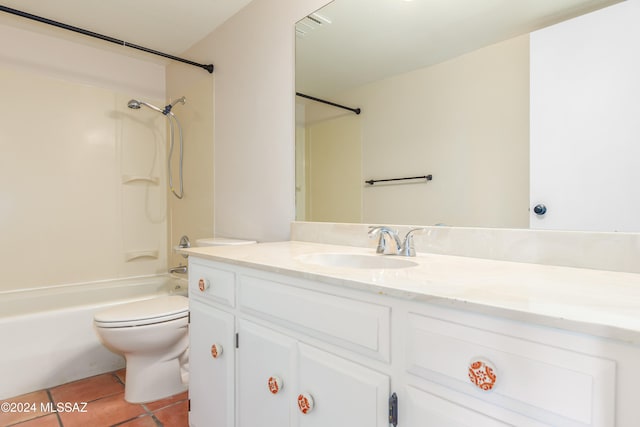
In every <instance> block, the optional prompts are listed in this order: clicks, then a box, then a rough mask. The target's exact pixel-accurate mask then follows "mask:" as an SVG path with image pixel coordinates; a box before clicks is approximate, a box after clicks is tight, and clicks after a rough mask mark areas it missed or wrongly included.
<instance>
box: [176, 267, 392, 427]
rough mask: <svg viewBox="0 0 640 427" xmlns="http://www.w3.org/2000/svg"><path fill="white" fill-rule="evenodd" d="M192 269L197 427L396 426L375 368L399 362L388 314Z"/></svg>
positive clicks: (264, 280)
mask: <svg viewBox="0 0 640 427" xmlns="http://www.w3.org/2000/svg"><path fill="white" fill-rule="evenodd" d="M189 270H190V277H189V284H190V289H189V291H190V299H191V324H190V340H191V352H190V358H191V363H190V371H191V383H190V386H189V396H190V400H191V401H190V413H189V422H190V425H191V427H202V426H216V427H218V426H226V427H234V426H237V427H253V426H264V427H287V426H295V427H320V426H323V427H324V426H329V425H335V426H349V427H385V426H387V425H388V422H387V419H388V399H389V393H390V376H389V374H388V373H385V372H380V371H378V370H376V369H373V368H372V367H370V366H367V365H370V364H371V362H372V361H373V362H374V363H379V362H376V359H378V360H380V359H382V360H384V359H387V360H388V358H389V352H390V349H389V329H390V325H389V314H390V310H389V308H388V307H385V306H381V305H377V304H370V303H364V302H361V301H357V300H352V299H348V298H343V297H338V296H336V295H329V294H327V293H324V292H317V291H314V290H310V289H304V288H303V287H296V286H292V284H291V283H290V280H289V279H287V278H285V277H281V278H279V279H281V280H277V279H278V278H275V279H276V280H274V277H273V276H270V275H263V274H261V273H260V272H256V271H252V270H246V269H238V271H232V270H231V269H230V267H229V266H225V265H220V264H217V263H209V262H207V261H203V260H199V259H196V258H192V259H191V260H190V268H189ZM212 346H218V347H217V348H221V349H223V351H222V354H221V355H218V357H213V356H212V354H214V353H215V351H214V350H213V349H212ZM331 350H333V351H331ZM336 350H337V351H338V352H340V353H341V354H340V355H337V354H335V351H336ZM367 362H369V363H367Z"/></svg>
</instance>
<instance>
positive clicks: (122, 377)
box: [114, 368, 127, 384]
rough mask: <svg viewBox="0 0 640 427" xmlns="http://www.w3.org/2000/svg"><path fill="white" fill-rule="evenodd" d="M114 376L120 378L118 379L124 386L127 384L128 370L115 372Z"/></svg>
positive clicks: (123, 369)
mask: <svg viewBox="0 0 640 427" xmlns="http://www.w3.org/2000/svg"><path fill="white" fill-rule="evenodd" d="M114 374H115V375H116V376H117V377H118V379H119V380H120V381H121V382H122V384H124V383H125V381H124V380H125V379H126V377H127V369H126V368H122V369H120V370H119V371H115V372H114Z"/></svg>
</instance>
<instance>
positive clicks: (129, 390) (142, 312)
mask: <svg viewBox="0 0 640 427" xmlns="http://www.w3.org/2000/svg"><path fill="white" fill-rule="evenodd" d="M254 243H256V242H255V241H253V240H240V239H230V238H226V237H213V238H206V239H198V240H196V246H235V245H248V244H254ZM93 323H94V326H95V328H96V332H97V334H98V337H100V340H101V341H102V343H103V344H104V345H105V346H106V347H108V348H110V349H111V350H112V351H114V352H116V353H120V354H122V355H124V358H125V362H126V366H127V376H126V379H125V386H124V399H125V400H126V401H127V402H130V403H145V402H151V401H154V400H158V399H163V398H165V397H169V396H172V395H174V394H178V393H181V392H183V391H185V390H186V389H187V387H188V382H189V333H188V331H189V299H188V298H187V297H184V296H182V295H167V296H161V297H155V298H150V299H146V300H141V301H135V302H130V303H125V304H121V305H115V306H113V307H109V308H107V309H105V310H102V311H99V312H97V313H96V314H95V315H94V317H93Z"/></svg>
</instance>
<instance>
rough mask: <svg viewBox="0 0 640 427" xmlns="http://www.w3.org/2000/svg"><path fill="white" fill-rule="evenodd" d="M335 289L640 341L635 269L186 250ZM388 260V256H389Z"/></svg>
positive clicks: (278, 249) (301, 246)
mask: <svg viewBox="0 0 640 427" xmlns="http://www.w3.org/2000/svg"><path fill="white" fill-rule="evenodd" d="M185 252H187V253H189V254H190V255H191V256H192V257H198V258H202V259H207V260H212V261H218V262H224V263H229V264H234V265H239V266H243V267H250V268H255V269H259V270H263V271H269V272H274V273H280V274H285V275H287V276H291V277H298V278H303V279H309V280H314V281H317V282H321V283H326V284H329V285H334V286H341V287H346V288H351V289H357V290H361V291H368V292H374V293H377V294H383V295H389V296H392V297H397V298H403V299H409V300H414V301H423V302H429V303H434V304H438V305H446V306H449V307H451V308H458V309H465V310H470V311H474V312H479V313H483V314H487V315H494V316H500V317H504V318H508V319H512V320H517V321H524V322H529V323H537V324H542V325H545V326H551V327H556V328H561V329H566V330H571V331H576V332H582V333H588V334H591V335H596V336H600V337H605V338H612V339H617V340H622V341H625V342H629V343H632V344H635V345H640V274H634V273H621V272H612V271H601V270H590V269H584V268H570V267H556V266H548V265H541V264H528V263H518V262H507V261H494V260H487V259H479V258H467V257H458V256H449V255H436V254H429V253H418V254H417V256H416V257H411V258H405V257H402V259H408V260H411V261H414V262H416V264H417V265H416V266H412V267H408V268H393V269H378V268H350V267H334V266H326V265H316V264H311V263H309V262H305V261H304V258H305V256H307V255H308V254H319V253H351V254H369V255H372V256H382V255H375V253H374V250H373V249H371V248H359V247H351V246H339V245H329V244H320V243H309V242H298V241H291V242H277V243H261V244H257V245H243V246H234V247H204V248H192V249H189V250H186V251H185ZM387 257H389V256H388V255H387Z"/></svg>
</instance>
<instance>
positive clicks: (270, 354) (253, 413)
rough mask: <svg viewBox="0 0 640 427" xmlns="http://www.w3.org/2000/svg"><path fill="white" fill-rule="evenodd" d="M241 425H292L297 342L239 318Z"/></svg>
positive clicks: (282, 426)
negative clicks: (294, 364) (294, 365)
mask: <svg viewBox="0 0 640 427" xmlns="http://www.w3.org/2000/svg"><path fill="white" fill-rule="evenodd" d="M238 336H239V346H238V350H237V362H238V373H237V378H236V384H237V386H236V387H237V388H236V390H237V402H238V411H237V421H238V424H237V425H238V427H255V426H261V427H286V426H288V425H289V424H290V417H291V408H292V399H293V398H294V397H295V396H293V393H294V391H295V388H296V387H295V386H294V379H293V377H292V375H293V372H294V369H293V363H294V357H295V341H294V340H293V339H292V338H289V337H287V336H285V335H283V334H280V333H277V332H275V331H273V330H271V329H268V328H265V327H262V326H259V325H257V324H255V323H253V322H250V321H248V320H244V319H239V320H238Z"/></svg>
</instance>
